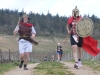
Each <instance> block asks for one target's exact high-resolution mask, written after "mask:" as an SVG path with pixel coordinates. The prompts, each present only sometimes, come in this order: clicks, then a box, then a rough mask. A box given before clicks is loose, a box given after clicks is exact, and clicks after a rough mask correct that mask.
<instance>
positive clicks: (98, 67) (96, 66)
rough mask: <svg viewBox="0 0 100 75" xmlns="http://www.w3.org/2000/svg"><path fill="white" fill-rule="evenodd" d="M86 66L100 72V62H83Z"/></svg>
mask: <svg viewBox="0 0 100 75" xmlns="http://www.w3.org/2000/svg"><path fill="white" fill-rule="evenodd" d="M82 63H83V64H84V65H86V66H89V67H91V68H92V69H94V70H98V71H100V61H89V60H88V61H86V60H85V61H83V62H82Z"/></svg>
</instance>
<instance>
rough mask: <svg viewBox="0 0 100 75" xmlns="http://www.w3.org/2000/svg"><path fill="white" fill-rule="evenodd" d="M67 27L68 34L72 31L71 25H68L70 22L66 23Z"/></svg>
mask: <svg viewBox="0 0 100 75" xmlns="http://www.w3.org/2000/svg"><path fill="white" fill-rule="evenodd" d="M66 29H67V32H68V34H70V33H71V31H70V27H69V25H68V24H66Z"/></svg>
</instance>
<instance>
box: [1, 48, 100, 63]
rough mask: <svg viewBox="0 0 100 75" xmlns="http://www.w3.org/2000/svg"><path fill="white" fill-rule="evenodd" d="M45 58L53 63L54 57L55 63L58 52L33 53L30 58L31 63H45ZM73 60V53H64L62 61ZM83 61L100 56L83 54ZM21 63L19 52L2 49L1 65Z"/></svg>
mask: <svg viewBox="0 0 100 75" xmlns="http://www.w3.org/2000/svg"><path fill="white" fill-rule="evenodd" d="M45 56H47V60H48V61H52V56H54V61H56V60H57V53H56V51H53V52H52V51H51V52H32V53H30V56H29V61H30V62H43V61H44V58H45ZM69 60H73V54H72V52H64V51H63V55H62V61H69ZM82 60H91V61H93V60H100V54H98V55H97V56H95V57H93V56H91V55H89V54H88V53H86V52H84V51H83V52H82ZM15 61H19V52H11V50H10V49H9V50H8V51H4V50H1V49H0V63H8V62H15Z"/></svg>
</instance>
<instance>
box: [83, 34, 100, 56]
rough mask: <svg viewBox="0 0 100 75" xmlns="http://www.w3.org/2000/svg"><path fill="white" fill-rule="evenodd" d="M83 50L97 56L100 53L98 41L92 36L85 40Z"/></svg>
mask: <svg viewBox="0 0 100 75" xmlns="http://www.w3.org/2000/svg"><path fill="white" fill-rule="evenodd" d="M82 48H83V49H84V50H85V51H86V52H87V53H89V54H90V55H92V56H96V55H97V54H99V53H100V49H99V48H98V41H97V40H95V39H94V38H92V37H91V36H88V37H85V38H83V44H82Z"/></svg>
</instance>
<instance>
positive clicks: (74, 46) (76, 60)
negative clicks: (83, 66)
mask: <svg viewBox="0 0 100 75" xmlns="http://www.w3.org/2000/svg"><path fill="white" fill-rule="evenodd" d="M72 49H73V57H74V60H75V62H78V58H77V45H72Z"/></svg>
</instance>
